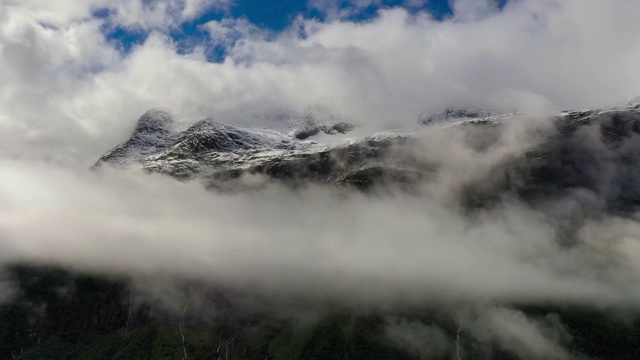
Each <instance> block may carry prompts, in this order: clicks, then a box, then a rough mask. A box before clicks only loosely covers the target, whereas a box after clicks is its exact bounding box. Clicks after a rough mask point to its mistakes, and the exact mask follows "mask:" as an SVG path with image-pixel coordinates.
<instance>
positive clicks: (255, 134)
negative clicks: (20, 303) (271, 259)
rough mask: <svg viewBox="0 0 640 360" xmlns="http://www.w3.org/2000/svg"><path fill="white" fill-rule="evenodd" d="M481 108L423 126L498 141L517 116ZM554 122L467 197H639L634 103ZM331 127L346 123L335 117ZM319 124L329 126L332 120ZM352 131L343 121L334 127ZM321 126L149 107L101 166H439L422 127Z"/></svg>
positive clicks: (205, 172) (188, 171)
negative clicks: (354, 134)
mask: <svg viewBox="0 0 640 360" xmlns="http://www.w3.org/2000/svg"><path fill="white" fill-rule="evenodd" d="M476 110H477V109H471V110H465V109H459V110H455V111H454V110H452V109H449V110H448V111H446V114H445V115H446V116H444V115H443V116H441V117H439V118H438V121H437V122H428V123H427V125H429V126H439V127H454V128H455V127H461V128H464V129H465V131H467V132H470V133H472V134H474V135H473V136H475V138H476V140H477V139H480V143H481V144H484V145H482V146H490V145H491V143H492V141H495V139H494V138H495V136H493V137H492V135H491V134H494V135H495V131H498V130H497V129H498V128H499V127H500V125H501V124H503V123H505V122H508V121H510V119H513V118H514V117H516V116H521V115H519V114H514V113H512V114H497V115H496V114H495V113H492V112H484V111H479V110H478V111H476ZM552 121H553V123H554V124H555V131H553V132H552V133H551V134H550V135H548V138H547V140H546V141H543V142H542V143H541V144H538V145H537V146H536V147H534V148H531V149H530V150H529V151H527V152H526V154H525V155H524V156H520V157H514V158H513V159H508V161H507V160H505V161H504V162H503V163H501V164H500V165H499V166H498V165H496V166H497V167H496V168H495V169H493V170H492V171H489V172H488V174H491V179H487V180H486V181H485V180H482V181H480V182H479V183H470V184H469V186H468V188H469V194H471V195H469V196H471V197H472V198H474V199H483V203H485V202H486V201H487V200H488V199H491V198H495V197H496V196H500V194H504V193H506V192H508V193H512V194H516V195H517V196H520V197H524V198H528V199H534V200H535V199H544V198H547V197H549V196H563V194H565V195H566V194H567V193H568V192H572V191H578V190H580V191H583V190H586V191H591V192H593V194H594V195H593V196H594V198H597V199H598V200H597V201H598V202H600V203H602V204H604V205H603V206H623V207H624V206H627V205H629V204H635V203H636V202H637V201H638V202H640V187H638V189H636V186H634V184H635V180H634V176H635V175H638V176H640V174H638V171H640V170H639V169H640V167H638V166H636V165H637V162H638V160H637V159H640V147H639V146H637V143H638V142H637V141H636V140H638V139H640V105H638V101H634V102H630V103H629V104H627V105H624V106H618V107H611V108H602V109H594V110H583V111H565V112H562V113H560V114H558V115H557V116H555V117H553V118H552ZM334 125H337V126H338V127H341V126H342V125H341V124H340V123H339V122H336V123H335V124H334ZM486 125H491V126H489V127H488V128H487V126H486ZM323 126H324V129H325V130H327V129H330V128H332V127H327V126H325V125H324V124H323ZM318 127H319V126H318ZM493 128H495V129H496V130H495V131H494V130H493ZM590 130H594V131H591V132H589V131H590ZM319 131H320V130H319ZM319 131H317V132H319ZM322 131H323V132H324V133H331V132H330V131H324V130H322ZM346 131H347V128H341V129H340V130H336V131H335V132H338V133H341V132H346ZM317 132H316V131H315V130H314V131H313V132H311V133H307V134H305V136H302V137H301V136H298V135H299V131H290V132H289V133H287V134H285V133H281V132H278V131H273V130H268V129H248V128H241V127H236V126H231V125H225V124H221V123H218V122H216V121H214V120H213V119H204V120H201V121H199V122H197V123H195V124H194V125H192V126H190V127H189V128H187V129H186V130H182V131H180V130H177V127H176V126H174V124H173V119H172V117H171V115H169V114H168V113H166V112H162V111H150V112H147V113H146V114H144V115H143V116H142V117H141V118H140V120H139V121H138V124H137V126H136V128H135V131H134V133H133V135H132V136H131V138H130V139H129V140H127V141H126V142H124V143H123V144H121V145H118V146H117V147H115V148H114V149H113V150H111V151H109V152H107V153H106V154H105V155H104V156H102V157H101V158H100V159H99V160H98V162H97V164H96V167H101V166H104V165H107V164H110V165H117V166H140V167H142V168H143V169H145V170H147V171H150V172H157V173H164V174H168V175H171V176H174V177H176V178H180V179H194V178H198V179H200V180H203V181H204V182H205V184H206V185H207V186H210V187H214V188H225V186H226V185H225V184H229V183H231V182H230V181H229V180H236V179H240V178H243V177H244V176H246V175H256V176H258V177H263V178H265V179H277V180H280V181H283V182H286V183H288V184H292V185H298V184H302V183H304V182H314V183H322V184H332V185H340V184H348V185H355V186H358V187H361V188H366V187H368V186H370V185H372V184H375V183H385V182H387V183H388V182H392V183H402V184H413V183H415V182H417V181H419V180H421V179H428V178H429V177H430V176H431V175H432V173H433V172H434V171H435V170H434V167H433V164H428V163H426V162H425V161H424V160H423V159H421V158H420V156H418V154H417V153H416V151H415V149H412V146H413V144H416V142H419V135H418V136H416V135H415V134H401V133H380V134H375V135H371V136H369V137H364V138H360V139H351V140H347V141H345V142H343V143H341V144H339V145H322V144H319V143H318V142H317V141H314V134H315V133H317ZM588 134H597V136H596V135H588ZM593 136H596V137H593ZM301 138H302V139H301ZM594 139H595V140H594ZM594 141H597V143H596V142H594ZM605 171H606V172H607V174H609V176H608V177H607V178H606V179H603V178H602V177H601V176H600V175H601V174H602V173H603V172H605ZM603 181H604V182H603ZM463 201H465V200H463ZM474 201H475V200H474ZM472 202H473V201H472Z"/></svg>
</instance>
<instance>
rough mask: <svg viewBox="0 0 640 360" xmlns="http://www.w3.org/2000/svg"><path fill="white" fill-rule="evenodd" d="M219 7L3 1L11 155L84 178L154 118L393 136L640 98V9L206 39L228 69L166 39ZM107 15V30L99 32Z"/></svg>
mask: <svg viewBox="0 0 640 360" xmlns="http://www.w3.org/2000/svg"><path fill="white" fill-rule="evenodd" d="M224 4H225V3H220V2H203V1H185V2H167V1H154V2H140V1H133V2H130V1H127V2H115V3H114V2H108V4H107V3H104V2H100V1H98V0H96V1H90V2H85V1H82V2H73V3H71V2H68V4H67V3H65V5H64V6H59V4H56V5H55V7H54V6H53V5H50V4H48V3H46V2H40V1H24V2H23V1H19V2H18V1H5V2H3V4H2V7H3V11H2V15H0V17H1V19H2V21H1V23H0V44H1V45H0V49H1V50H0V51H1V52H0V62H1V65H2V66H1V67H0V68H1V69H2V70H0V79H1V80H2V82H3V84H4V86H3V89H2V90H0V104H1V106H0V108H1V109H2V110H0V124H1V125H0V126H2V129H3V131H2V133H3V137H2V143H3V146H2V149H3V154H4V155H5V156H7V155H8V156H11V157H15V156H20V157H35V158H49V159H52V160H55V161H58V162H62V163H65V164H76V165H79V166H87V165H88V164H90V163H92V162H93V160H94V159H95V158H97V157H98V156H99V155H100V154H101V153H102V152H104V151H105V150H107V149H108V148H110V147H111V146H113V145H114V144H115V143H117V142H119V141H121V140H123V139H124V138H125V137H126V136H127V134H128V132H129V131H130V130H131V129H132V127H133V125H134V122H135V119H137V117H138V116H139V115H140V114H141V113H143V112H144V111H146V110H148V109H149V108H153V107H163V108H167V109H169V110H171V111H173V112H175V113H176V114H178V115H179V116H182V117H183V118H185V119H188V120H197V119H198V118H201V117H204V116H210V115H212V116H215V117H216V118H217V119H218V120H220V121H222V122H229V123H245V124H247V123H248V124H251V125H264V118H265V117H269V116H268V115H270V114H274V113H276V114H291V113H299V112H302V111H303V110H304V109H305V108H307V107H309V106H316V105H321V106H324V107H326V108H328V109H330V110H331V111H333V112H335V113H337V114H339V115H340V116H341V117H344V118H349V119H351V120H352V121H354V122H361V123H366V124H370V125H372V126H374V127H377V128H389V127H397V126H408V124H413V123H415V121H416V119H417V117H418V114H419V113H420V112H421V111H422V110H423V109H425V108H432V107H439V106H443V105H447V104H451V103H457V102H459V103H466V104H476V105H482V106H486V105H488V106H497V107H501V108H513V109H520V110H525V111H539V110H549V109H564V108H575V107H587V106H590V107H593V106H599V105H604V104H610V103H617V102H621V101H625V100H627V99H629V98H631V97H633V96H634V95H637V93H638V90H639V89H638V85H637V84H638V83H639V82H640V81H639V80H640V79H638V75H637V74H638V73H637V71H635V70H636V64H637V63H639V62H640V61H639V60H640V47H639V46H638V45H637V41H635V39H637V37H638V35H640V28H639V27H638V26H637V25H636V21H635V20H634V19H633V15H632V14H635V13H637V12H638V11H640V8H638V7H639V6H640V4H638V3H637V2H635V1H631V0H614V1H609V2H600V1H588V2H584V1H578V0H567V1H555V0H544V1H532V0H522V1H513V2H509V3H508V4H507V5H506V6H505V8H504V9H503V10H501V11H496V10H495V6H494V5H492V3H491V2H486V4H485V3H484V2H482V4H485V5H486V6H485V5H483V6H478V2H473V1H471V2H469V1H464V0H459V1H456V2H454V3H453V8H454V10H455V14H454V15H453V16H452V17H450V18H448V19H446V20H445V21H436V20H434V19H432V18H431V17H430V16H429V15H428V14H425V13H418V14H415V15H410V14H409V13H408V12H407V11H405V10H402V9H398V8H396V9H387V10H382V11H380V12H379V16H378V17H376V18H374V19H372V20H370V21H368V22H366V23H353V22H350V21H347V20H335V21H331V22H327V23H319V22H316V21H313V20H306V19H298V20H297V21H296V22H294V24H293V25H292V26H291V28H290V29H288V30H285V31H284V32H283V33H281V34H275V35H270V36H263V34H261V32H260V31H257V33H256V32H255V31H240V30H241V29H247V28H250V24H247V23H242V21H240V22H238V21H232V20H228V21H227V20H225V21H223V22H219V23H210V24H209V30H210V31H211V33H212V35H213V36H214V38H216V39H217V40H218V43H217V44H218V45H219V44H228V45H227V46H228V47H229V48H228V49H227V53H228V56H227V57H226V59H225V60H224V61H223V62H221V63H209V62H207V61H206V57H205V56H204V53H205V52H206V51H205V50H206V49H205V47H206V46H210V45H211V44H203V45H202V47H196V48H195V50H194V51H193V52H192V53H188V54H181V53H179V51H178V47H177V45H176V44H175V43H174V42H173V40H171V38H169V37H167V36H166V35H164V33H165V32H166V31H167V29H169V28H171V27H172V26H176V24H179V23H180V22H182V21H187V20H188V19H192V18H193V17H194V16H197V15H196V14H199V13H201V12H202V11H204V9H207V7H209V6H224ZM103 8H106V9H110V11H111V12H110V14H111V15H109V16H107V17H106V18H95V17H92V14H93V13H94V12H95V11H96V10H99V9H103ZM231 25H233V26H231ZM237 25H243V26H241V27H238V26H237ZM113 26H124V27H133V28H138V29H144V31H151V34H150V35H149V36H148V38H147V40H146V41H145V42H144V43H143V44H141V45H139V46H137V47H134V48H133V50H132V51H131V52H129V53H125V54H123V53H121V52H119V51H117V45H116V44H114V43H113V42H112V41H110V40H109V39H107V38H105V36H104V29H105V27H106V28H107V29H108V28H110V27H113ZM239 29H240V30H239ZM230 33H233V36H232V38H233V40H234V41H228V35H229V34H230ZM5 134H7V135H5ZM6 144H8V145H6Z"/></svg>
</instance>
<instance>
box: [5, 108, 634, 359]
mask: <svg viewBox="0 0 640 360" xmlns="http://www.w3.org/2000/svg"><path fill="white" fill-rule="evenodd" d="M518 116H522V115H518V114H502V115H496V114H495V113H488V112H483V111H477V109H458V110H451V111H449V110H447V111H446V112H445V113H444V115H442V116H436V117H432V119H433V120H429V121H424V122H423V123H425V124H424V125H425V126H424V128H423V130H422V131H420V132H417V133H415V134H404V133H380V134H374V135H371V136H368V137H364V138H359V139H358V138H346V139H344V141H343V142H342V143H340V144H338V145H323V144H321V143H320V141H319V140H320V138H321V137H322V136H325V135H326V136H344V134H342V133H347V136H349V131H350V130H351V128H352V127H351V126H350V125H349V126H347V125H344V124H346V123H342V122H341V121H339V119H329V120H327V121H324V120H323V121H317V119H310V118H309V117H306V118H305V116H302V119H303V120H304V121H302V123H301V124H302V125H301V126H300V127H297V128H296V129H295V130H293V131H291V132H289V133H281V132H278V131H274V130H268V129H249V128H242V127H237V126H232V125H227V124H221V123H218V122H216V121H214V120H213V119H204V120H201V121H198V122H196V123H194V124H193V125H191V126H189V127H187V128H181V127H180V126H178V125H177V124H176V123H175V121H174V119H173V118H172V116H171V115H170V114H169V113H167V112H163V111H158V110H153V111H149V112H147V113H145V114H144V115H142V116H141V117H140V119H139V120H138V123H137V125H136V127H135V130H134V132H133V134H132V135H131V137H130V138H129V139H128V140H127V141H125V142H124V143H122V144H120V145H118V146H116V147H115V148H113V149H112V150H110V151H109V152H107V153H106V154H105V155H103V156H102V157H101V158H100V159H99V160H98V161H97V163H96V164H95V166H94V169H95V170H96V171H100V169H101V168H103V167H107V166H112V167H134V168H139V169H141V170H143V171H148V172H155V173H161V174H166V175H168V176H172V177H175V178H177V179H179V180H181V181H199V182H202V183H203V184H204V185H205V186H207V187H208V188H210V189H214V190H223V191H242V190H245V189H247V188H251V187H255V186H257V187H258V188H259V187H261V186H264V185H265V184H268V183H271V182H279V183H282V184H285V185H286V186H291V187H294V188H299V187H304V186H307V185H308V184H317V185H320V186H330V187H339V189H340V190H348V189H350V188H355V189H354V190H356V191H364V192H374V193H375V191H377V190H378V189H385V188H393V189H397V188H399V189H401V190H402V191H405V192H408V193H409V194H411V195H412V196H415V197H417V198H419V196H421V194H420V191H421V185H424V184H429V183H430V182H432V181H435V180H434V179H436V178H437V176H438V174H439V173H440V171H441V170H442V168H443V167H444V166H446V164H443V163H442V162H443V161H447V160H448V157H449V156H451V157H453V156H454V154H444V155H443V156H441V157H439V158H438V157H436V158H435V159H440V161H441V162H438V161H435V160H434V158H433V157H429V156H426V155H425V153H424V152H425V151H426V150H438V148H437V146H436V147H434V146H431V147H429V146H426V145H430V143H429V141H431V140H433V138H430V137H429V136H425V133H426V134H429V133H430V132H432V131H440V130H443V132H442V133H439V134H444V135H446V136H451V138H450V139H449V138H448V139H444V141H445V142H453V141H454V140H453V139H454V138H455V137H458V138H459V139H457V140H456V141H461V142H462V145H463V146H464V148H463V149H462V150H464V151H467V150H470V151H473V152H475V153H477V154H480V155H486V156H490V155H489V154H490V153H491V151H492V149H494V148H496V147H499V146H502V145H503V144H502V142H503V141H504V139H503V138H502V137H501V136H498V135H499V134H500V133H501V132H506V133H507V134H508V131H509V124H511V122H512V121H516V120H517V117H518ZM307 120H308V121H307ZM331 121H334V122H333V123H331ZM544 124H548V125H549V126H548V127H544V126H543V127H541V130H540V134H537V135H538V136H540V137H541V139H540V140H539V141H534V142H532V144H533V145H531V147H528V148H526V149H525V151H524V152H521V153H515V154H510V153H507V154H504V156H502V157H501V158H500V159H499V161H495V162H488V163H487V164H488V165H487V167H486V168H483V169H482V172H481V173H480V175H481V176H477V177H473V178H469V179H464V181H463V182H462V186H461V188H460V191H459V192H458V193H456V194H455V195H456V196H457V197H456V198H455V200H457V201H458V205H460V207H461V209H462V212H463V213H464V214H465V215H466V216H469V217H470V218H471V219H473V218H474V216H476V215H480V216H482V214H483V213H482V211H483V210H485V209H487V208H491V207H493V206H499V205H500V204H501V203H502V202H503V201H505V199H518V200H519V201H521V202H522V203H523V204H526V205H527V206H530V207H531V208H533V209H536V210H538V211H540V212H543V211H546V213H545V214H546V215H550V216H551V217H553V221H554V222H555V223H557V224H559V225H558V226H559V227H560V230H561V231H559V235H558V241H559V242H560V243H561V245H562V246H563V247H564V248H566V249H567V251H568V254H570V253H571V250H572V247H574V246H575V244H574V242H573V239H574V238H575V236H574V235H575V234H576V233H577V232H578V231H580V230H581V229H580V222H581V221H582V220H583V219H584V218H586V217H589V216H593V217H595V218H598V217H601V216H603V215H605V214H615V215H616V216H618V217H619V218H625V217H627V218H628V217H632V216H634V215H633V214H635V213H636V211H637V209H638V208H640V186H638V179H640V101H633V102H631V103H629V104H627V105H624V106H618V107H611V108H602V109H591V110H581V111H565V112H562V113H560V114H556V115H555V116H552V117H551V118H550V119H548V122H545V123H544ZM309 130H310V131H309ZM316 130H317V131H316ZM323 134H324V135H323ZM332 134H333V135H332ZM460 139H462V140H460ZM431 145H432V144H431ZM463 170H464V169H463ZM456 171H458V172H461V171H462V170H459V169H456ZM456 174H458V173H456ZM248 177H249V178H252V179H254V180H255V179H261V180H262V181H261V182H256V181H246V182H245V181H244V179H246V178H248ZM256 184H258V185H256ZM565 198H570V199H572V201H573V202H574V203H575V204H577V205H576V206H575V208H577V209H578V210H572V209H574V208H570V207H568V206H566V207H559V208H555V207H547V206H546V205H547V204H549V203H551V202H553V201H556V200H562V199H565ZM572 211H573V212H572ZM577 250H579V249H577ZM577 250H576V251H577ZM567 256H568V257H569V255H567ZM381 261H382V260H381ZM567 261H572V260H571V258H567ZM602 261H603V262H602V266H606V261H607V259H603V260H602ZM567 269H568V270H571V269H573V268H571V267H568V268H567ZM2 276H3V277H4V278H3V277H0V281H5V282H8V283H11V284H12V286H11V287H12V288H15V289H17V290H16V295H15V296H14V297H13V298H12V299H11V301H10V302H8V303H5V304H2V305H0V359H17V360H30V359H67V360H75V359H82V360H94V359H95V360H97V359H104V360H116V359H118V360H120V359H129V360H138V359H183V360H185V359H190V360H193V359H256V360H262V359H274V360H275V359H277V360H280V359H282V360H285V359H352V360H353V359H367V360H375V359H442V360H445V359H496V360H500V359H579V360H582V359H584V360H587V359H603V360H606V359H630V360H631V359H638V358H640V337H639V336H638V334H640V314H639V313H638V311H637V307H634V306H630V309H629V308H608V307H605V306H592V305H588V304H589V301H588V300H589V299H585V302H584V303H579V304H566V303H562V304H556V303H550V302H542V303H541V302H536V301H531V302H528V301H527V300H526V299H523V300H520V301H514V302H513V303H508V304H499V306H508V307H509V308H510V309H513V311H514V312H517V314H520V315H518V316H513V314H511V315H509V316H507V317H506V318H500V321H503V322H504V324H503V325H505V324H506V325H505V326H507V328H509V326H508V325H511V324H512V323H513V324H517V323H518V321H522V317H524V316H526V319H527V321H530V323H529V324H530V327H525V328H518V327H517V326H516V325H514V327H513V329H516V330H523V329H524V330H526V331H529V332H527V333H524V335H523V334H521V333H515V330H514V333H509V334H502V335H501V336H504V339H502V340H504V341H502V342H501V341H498V340H500V339H498V338H496V337H495V334H490V333H487V334H482V335H483V336H485V337H483V336H479V335H478V334H475V335H472V334H471V331H469V330H468V329H467V328H466V326H468V325H467V324H460V323H458V322H456V321H454V320H455V319H452V318H451V314H449V313H446V312H445V311H444V310H443V309H442V308H440V307H438V306H434V305H424V306H423V307H417V308H410V309H398V308H392V307H383V308H382V309H353V308H344V307H340V306H337V305H332V304H325V305H323V306H321V307H320V308H321V309H320V310H318V309H317V308H313V306H311V307H312V309H311V310H310V311H309V313H310V314H313V315H309V317H311V318H312V319H311V320H309V319H307V320H306V321H299V320H296V321H294V320H292V318H291V317H289V316H288V315H289V314H288V313H289V312H291V313H293V312H296V311H298V310H299V309H298V308H297V306H302V305H303V304H298V303H296V304H287V306H286V307H285V309H284V313H285V314H284V316H283V314H282V313H283V309H282V308H278V307H276V306H273V304H270V303H269V302H268V301H266V300H262V299H259V298H256V295H255V294H247V293H242V292H239V291H238V290H232V289H224V288H220V287H212V286H211V285H207V284H202V283H198V282H194V281H192V280H185V279H177V280H176V281H178V280H179V281H178V282H177V284H176V285H175V287H174V288H172V295H173V299H175V298H178V299H181V300H180V301H178V304H177V305H176V304H173V306H172V307H167V305H166V303H165V302H163V301H159V300H158V299H157V298H152V297H150V296H148V294H145V293H140V292H139V290H138V289H137V288H136V287H135V286H134V285H133V283H132V281H131V279H127V278H124V277H115V278H114V277H105V276H101V275H97V274H87V273H83V272H79V271H74V270H68V269H61V268H58V267H50V266H34V265H24V264H16V265H13V266H11V267H9V268H7V269H5V271H4V272H3V273H2ZM0 285H1V283H0ZM513 286H514V287H517V286H519V285H518V284H513ZM176 294H178V296H176ZM165 295H166V296H167V297H169V295H170V294H169V293H167V294H161V296H160V298H164V296H165ZM162 300H164V299H162ZM167 301H169V300H167ZM446 306H457V304H443V305H442V307H443V308H444V307H446ZM302 307H303V306H302ZM303 308H304V307H303ZM212 309H213V310H215V311H213V310H212ZM471 311H475V310H473V309H472V310H471ZM519 316H520V317H519ZM505 319H506V320H505ZM531 324H532V325H531ZM537 331H540V332H537ZM540 333H544V334H545V336H548V338H547V337H540V336H539V334H540ZM394 334H395V335H394ZM396 335H397V336H396ZM394 336H395V337H394ZM492 336H494V337H492ZM523 336H524V337H523ZM523 338H530V340H531V342H532V343H537V344H540V343H545V342H548V341H549V339H552V340H553V341H556V342H557V344H559V345H557V344H556V343H555V342H554V343H552V345H553V346H555V348H554V349H556V350H558V348H560V347H561V348H562V351H560V350H558V351H557V352H554V353H543V354H541V353H535V352H534V353H532V354H531V353H527V352H522V351H521V350H519V349H521V348H522V347H524V346H526V345H528V344H524V343H522V339H523ZM427 341H428V344H430V345H429V346H425V345H424V344H425V343H427ZM505 344H508V346H506V345H505ZM529 345H530V344H529ZM547 345H548V344H547Z"/></svg>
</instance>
